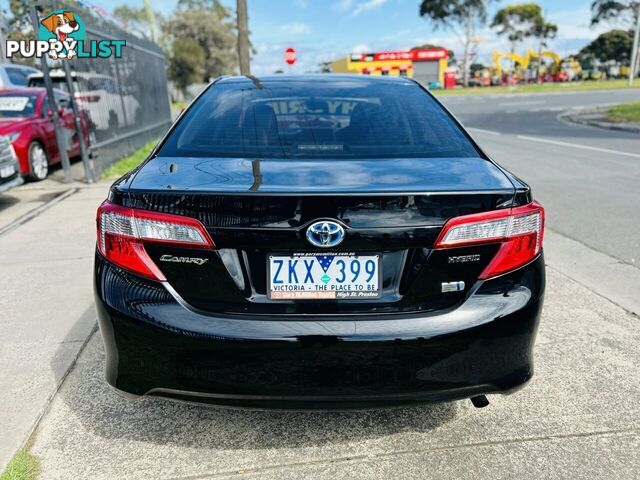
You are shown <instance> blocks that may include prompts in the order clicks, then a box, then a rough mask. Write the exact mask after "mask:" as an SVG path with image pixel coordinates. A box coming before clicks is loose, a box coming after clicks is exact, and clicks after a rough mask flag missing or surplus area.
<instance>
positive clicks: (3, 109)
mask: <svg viewBox="0 0 640 480" xmlns="http://www.w3.org/2000/svg"><path fill="white" fill-rule="evenodd" d="M54 94H55V100H56V104H57V105H56V108H57V109H58V115H59V117H60V123H61V125H62V131H63V135H64V136H65V139H66V143H67V145H70V149H69V150H68V154H69V157H70V158H72V157H75V156H78V155H80V141H79V139H78V135H77V134H76V128H75V122H74V119H73V111H72V110H71V107H70V104H69V95H67V94H66V93H65V92H63V91H61V90H55V91H54ZM51 114H52V110H51V107H50V106H49V101H48V99H47V91H46V90H45V89H44V88H24V89H15V90H2V91H0V135H5V136H6V137H7V138H8V139H9V141H10V142H11V143H12V144H13V148H14V149H15V151H16V154H17V156H18V161H19V163H20V171H21V173H22V175H24V176H25V177H27V178H28V179H29V180H34V181H39V180H44V179H45V178H46V177H47V175H48V173H49V166H50V165H55V164H57V163H59V162H60V160H61V158H60V150H59V148H58V144H57V142H56V133H55V129H54V126H53V120H52V119H51ZM80 118H81V123H82V130H83V135H84V138H85V142H86V143H87V145H89V116H88V114H87V113H86V112H85V111H81V112H80Z"/></svg>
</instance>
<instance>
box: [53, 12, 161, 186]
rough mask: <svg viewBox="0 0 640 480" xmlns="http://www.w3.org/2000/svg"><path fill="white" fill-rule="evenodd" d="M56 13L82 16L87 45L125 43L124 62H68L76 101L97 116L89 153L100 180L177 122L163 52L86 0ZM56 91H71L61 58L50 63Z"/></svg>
mask: <svg viewBox="0 0 640 480" xmlns="http://www.w3.org/2000/svg"><path fill="white" fill-rule="evenodd" d="M55 8H56V9H65V10H69V11H72V12H73V13H74V14H76V15H77V16H79V17H81V19H82V21H83V22H84V25H85V30H86V34H87V37H86V42H90V41H91V40H98V41H100V40H125V41H126V45H125V46H124V47H123V49H122V56H121V58H114V57H113V56H111V57H109V58H74V59H72V60H62V61H67V62H68V64H69V67H70V69H71V77H72V78H73V80H74V81H73V88H74V90H75V98H76V100H77V103H78V105H79V107H80V108H82V109H84V110H85V111H87V112H88V113H89V116H90V117H91V138H90V145H89V149H90V151H91V152H92V157H93V160H92V162H91V164H92V168H93V170H94V172H92V173H93V175H94V176H97V175H99V173H100V172H102V171H103V170H104V169H105V168H107V167H108V166H109V165H111V164H112V163H113V162H114V161H116V160H117V159H119V158H121V157H122V156H124V155H127V154H128V153H131V152H132V151H134V150H136V149H138V148H140V147H141V146H142V145H144V144H145V143H147V142H149V141H151V140H153V139H156V138H158V137H159V136H160V135H161V134H162V133H163V132H164V131H165V130H166V129H167V127H168V126H169V125H170V123H171V106H170V101H169V92H168V85H167V77H166V70H165V58H164V55H163V53H162V49H161V48H160V47H159V46H158V45H157V44H155V43H153V42H152V41H150V40H147V39H144V38H140V37H138V36H136V35H133V34H132V33H130V32H128V31H127V30H126V29H125V28H123V27H122V26H119V25H117V24H116V23H115V22H113V21H112V20H109V19H105V18H104V17H102V16H101V15H100V12H98V11H97V10H96V9H94V8H92V7H91V6H90V5H89V4H87V3H85V2H77V3H70V4H63V3H61V2H57V4H56V5H55ZM48 64H49V69H50V75H51V78H52V81H53V84H54V85H53V86H54V87H55V88H61V89H65V90H68V89H67V85H66V76H65V73H64V70H63V69H62V64H61V61H60V60H49V61H48Z"/></svg>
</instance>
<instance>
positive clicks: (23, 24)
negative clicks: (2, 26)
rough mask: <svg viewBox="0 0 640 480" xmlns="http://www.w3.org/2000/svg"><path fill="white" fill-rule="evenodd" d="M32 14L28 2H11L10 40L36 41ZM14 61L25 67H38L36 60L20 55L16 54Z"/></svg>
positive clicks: (17, 0) (21, 0)
mask: <svg viewBox="0 0 640 480" xmlns="http://www.w3.org/2000/svg"><path fill="white" fill-rule="evenodd" d="M30 13H31V12H30V10H29V4H28V3H27V1H26V0H9V16H8V18H7V23H8V24H9V29H8V30H9V31H8V32H7V39H8V40H18V41H21V40H25V41H27V40H34V39H35V35H34V33H33V25H32V24H31V17H30ZM3 48H4V46H3ZM12 60H13V61H14V62H15V63H20V64H23V65H29V66H36V60H35V58H24V57H22V56H21V55H20V54H19V53H17V54H15V55H14V56H13V59H12Z"/></svg>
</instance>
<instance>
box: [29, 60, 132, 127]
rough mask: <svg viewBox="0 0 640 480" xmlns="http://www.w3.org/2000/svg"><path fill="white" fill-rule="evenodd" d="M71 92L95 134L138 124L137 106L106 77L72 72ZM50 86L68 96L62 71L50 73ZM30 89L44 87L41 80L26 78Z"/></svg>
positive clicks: (38, 75) (39, 77) (38, 74)
mask: <svg viewBox="0 0 640 480" xmlns="http://www.w3.org/2000/svg"><path fill="white" fill-rule="evenodd" d="M71 76H72V78H73V88H74V94H75V98H76V100H77V101H78V104H79V105H80V106H81V107H82V108H84V109H85V110H87V111H88V112H89V114H90V117H91V121H92V122H93V125H94V127H95V129H96V130H109V131H111V132H114V131H115V130H116V129H117V128H124V127H128V126H132V125H136V124H139V123H140V115H141V110H140V103H139V102H138V101H137V100H136V99H135V97H134V96H133V95H130V94H128V93H126V92H123V91H122V90H121V89H120V87H119V86H118V83H117V82H116V81H115V79H113V78H112V77H110V76H109V75H101V74H98V73H84V72H72V74H71ZM51 80H52V82H53V86H54V87H55V88H58V89H60V90H63V91H65V92H67V93H68V91H69V90H68V88H67V80H66V76H65V73H64V71H62V70H52V71H51ZM29 86H30V87H44V76H43V75H42V73H36V74H33V75H31V76H30V77H29Z"/></svg>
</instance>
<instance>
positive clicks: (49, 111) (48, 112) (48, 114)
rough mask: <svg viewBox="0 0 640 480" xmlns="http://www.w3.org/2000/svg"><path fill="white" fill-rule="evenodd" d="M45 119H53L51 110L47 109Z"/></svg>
mask: <svg viewBox="0 0 640 480" xmlns="http://www.w3.org/2000/svg"><path fill="white" fill-rule="evenodd" d="M47 117H49V118H51V117H53V110H51V109H50V108H47Z"/></svg>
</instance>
